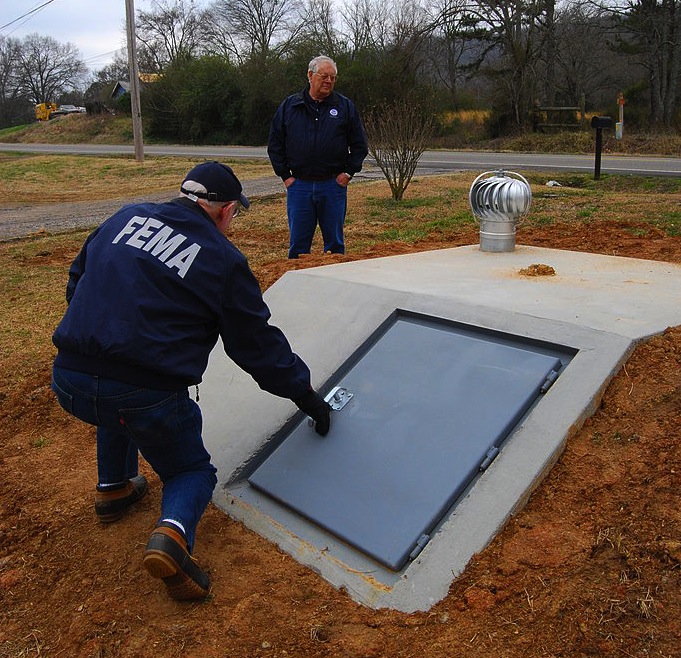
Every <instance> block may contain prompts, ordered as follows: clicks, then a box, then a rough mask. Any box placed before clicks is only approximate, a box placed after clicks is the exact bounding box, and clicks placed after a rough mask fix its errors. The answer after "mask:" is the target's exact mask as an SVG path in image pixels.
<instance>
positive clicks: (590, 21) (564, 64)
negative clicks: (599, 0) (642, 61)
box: [544, 3, 640, 107]
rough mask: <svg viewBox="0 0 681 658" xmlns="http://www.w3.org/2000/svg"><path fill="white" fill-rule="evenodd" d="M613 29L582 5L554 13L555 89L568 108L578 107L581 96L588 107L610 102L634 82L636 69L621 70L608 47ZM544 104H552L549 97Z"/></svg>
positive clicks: (594, 12)
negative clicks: (605, 101)
mask: <svg viewBox="0 0 681 658" xmlns="http://www.w3.org/2000/svg"><path fill="white" fill-rule="evenodd" d="M614 27H615V25H614V24H613V21H612V19H610V18H608V17H607V16H606V15H602V14H600V12H598V11H597V10H596V9H595V8H594V7H593V6H589V5H587V4H584V3H582V4H572V5H570V6H566V7H565V8H564V9H563V10H561V11H559V12H557V14H556V22H555V55H556V60H555V61H556V87H555V89H556V93H557V94H558V96H559V97H560V98H561V99H563V100H565V101H567V102H568V104H569V105H577V103H578V101H579V98H580V97H581V96H582V95H584V96H585V97H586V98H587V99H588V101H589V104H590V106H591V107H593V106H594V105H596V106H598V105H599V104H601V103H603V102H604V100H606V99H607V100H610V101H611V102H613V101H614V99H615V96H616V92H617V91H619V90H621V88H622V87H623V86H626V85H627V84H629V83H628V81H633V78H632V76H633V75H635V74H636V69H637V67H632V66H622V59H621V57H620V58H618V57H617V56H616V54H615V53H614V52H613V50H612V48H611V47H610V43H611V42H612V41H613V40H614V38H615V32H614ZM638 72H639V73H640V70H639V71H638ZM544 100H546V101H549V102H547V104H548V105H551V104H553V103H551V102H550V100H549V98H548V97H547V98H545V99H544Z"/></svg>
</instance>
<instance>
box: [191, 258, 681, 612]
mask: <svg viewBox="0 0 681 658" xmlns="http://www.w3.org/2000/svg"><path fill="white" fill-rule="evenodd" d="M536 264H543V265H548V266H550V267H551V268H553V270H554V271H555V275H553V276H537V277H529V276H524V275H523V274H521V273H520V271H521V270H523V269H524V268H528V267H530V266H531V265H536ZM680 290H681V266H678V265H675V264H670V263H662V262H653V261H645V260H638V259H631V258H619V257H611V256H600V255H593V254H586V253H574V252H568V251H559V250H551V249H540V248H534V247H526V246H518V247H517V248H515V250H514V251H511V252H506V253H488V252H484V251H481V250H480V248H479V247H478V245H475V246H469V247H460V248H455V249H443V250H438V251H431V252H424V253H418V254H410V255H405V256H393V257H389V258H377V259H373V260H366V261H358V262H349V263H341V264H335V265H328V266H325V267H317V268H311V269H305V270H297V271H291V272H288V273H287V274H286V275H284V276H283V277H282V278H281V279H280V280H279V281H278V282H277V283H276V284H275V285H274V286H272V287H271V288H270V289H269V290H268V291H267V292H266V294H265V300H266V301H267V303H268V305H269V307H270V309H271V311H272V322H273V324H275V325H277V326H279V327H280V328H281V329H282V330H283V331H284V333H285V334H286V336H287V337H288V338H289V340H290V341H291V344H292V346H293V349H294V350H295V351H296V352H297V353H298V354H300V355H301V356H302V357H303V358H304V359H305V361H306V362H307V363H308V365H309V366H310V368H311V371H312V374H313V378H314V379H313V385H314V386H315V388H317V389H318V390H319V391H320V393H321V394H323V395H325V396H328V399H329V400H330V402H331V404H332V407H334V409H335V410H334V411H333V412H332V419H331V420H332V424H331V431H330V432H329V434H328V436H326V437H324V438H322V437H319V436H318V435H317V434H316V433H315V432H314V429H313V428H311V427H310V426H309V424H308V422H307V420H308V419H307V418H306V417H304V415H303V414H302V413H301V412H299V411H297V409H296V408H295V406H294V405H293V404H292V403H291V402H290V401H288V400H284V399H280V398H276V397H274V396H272V395H269V394H267V393H265V392H263V391H261V390H260V389H259V388H258V387H257V385H256V384H255V383H254V382H253V381H252V379H251V378H250V377H249V376H248V375H246V374H245V373H243V372H242V371H241V370H240V369H239V368H238V367H237V366H235V365H234V364H233V363H232V362H231V361H230V360H229V359H227V357H226V356H225V355H224V352H223V351H222V346H221V345H218V346H217V347H216V349H215V350H214V352H213V354H212V355H211V360H210V363H209V367H208V370H207V372H206V376H205V378H204V384H203V385H202V387H201V402H200V404H201V408H202V410H203V413H204V416H205V425H204V436H205V440H206V445H207V447H208V449H209V450H210V452H211V454H212V455H213V460H214V463H215V464H216V466H217V467H218V477H219V484H218V487H217V489H216V492H215V495H214V502H215V503H216V504H217V505H218V506H219V507H220V508H221V509H223V510H224V511H225V512H226V513H227V514H229V515H230V516H232V517H233V518H235V519H238V520H240V521H242V522H243V523H244V524H245V525H246V526H247V527H249V528H251V529H252V530H254V531H255V532H257V533H258V534H260V535H261V536H263V537H265V538H267V539H268V540H270V541H272V542H273V543H275V544H277V545H278V546H280V547H281V548H282V550H284V551H286V552H287V553H289V554H290V555H292V556H293V557H294V558H295V559H296V560H298V561H299V562H301V563H302V564H305V565H307V566H309V567H310V568H311V569H313V570H314V571H316V572H318V573H319V574H320V576H321V577H323V578H325V579H326V580H327V581H328V582H330V583H331V584H332V585H334V586H335V587H337V588H341V587H342V588H344V589H345V590H347V592H348V594H349V595H350V596H351V597H352V598H353V599H354V600H355V601H358V602H360V603H362V604H364V605H367V606H370V607H372V608H383V607H387V608H393V609H396V610H401V611H404V612H412V611H417V610H428V609H429V608H430V607H431V606H432V605H433V604H434V603H436V602H437V601H439V600H441V599H442V598H444V597H445V596H446V595H447V592H448V590H449V587H450V584H451V582H452V581H453V580H454V579H455V578H456V577H457V576H459V575H460V574H461V573H462V572H463V570H464V569H465V567H466V564H467V563H468V561H469V560H470V558H471V557H472V556H473V554H475V553H476V552H479V551H481V550H482V549H483V548H484V547H485V546H486V545H487V544H488V543H489V542H490V541H491V540H492V539H493V538H494V536H495V535H496V534H497V533H498V532H499V530H500V529H501V528H502V527H503V526H504V524H505V523H506V522H507V520H508V519H509V518H510V516H511V515H513V514H514V513H516V512H518V511H519V510H520V509H521V508H522V507H523V505H524V504H525V502H526V501H527V499H528V497H529V495H530V493H531V492H532V491H533V489H534V488H535V487H536V486H537V485H538V483H539V482H541V480H542V479H543V477H544V476H545V475H546V474H547V473H548V471H549V470H550V468H551V467H552V465H553V464H554V463H555V461H556V460H557V459H558V457H559V456H560V454H561V453H562V451H563V449H564V447H565V443H566V441H567V439H568V438H569V437H570V436H571V435H572V434H574V433H575V432H576V431H577V430H578V429H579V428H580V427H581V425H582V423H583V422H584V421H585V420H586V418H588V417H589V416H590V415H591V414H592V413H593V411H594V410H595V408H596V407H597V404H598V402H599V400H600V397H601V395H602V394H603V392H604V390H605V387H606V386H607V384H608V382H609V380H610V379H611V377H612V376H613V375H614V374H615V373H616V372H617V371H618V370H619V368H620V367H621V365H622V364H623V363H624V361H625V360H626V359H627V357H628V356H629V354H630V352H631V350H632V349H633V347H634V346H635V345H636V343H637V342H638V341H640V340H642V339H645V338H647V337H649V336H651V335H654V334H656V333H660V332H662V331H664V329H666V328H667V327H669V326H675V325H678V324H681V304H680V303H679V302H680V301H681V293H680V292H679V291H680Z"/></svg>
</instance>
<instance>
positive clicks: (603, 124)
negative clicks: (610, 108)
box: [591, 117, 612, 129]
mask: <svg viewBox="0 0 681 658" xmlns="http://www.w3.org/2000/svg"><path fill="white" fill-rule="evenodd" d="M591 127H592V128H599V129H600V128H612V118H611V117H591Z"/></svg>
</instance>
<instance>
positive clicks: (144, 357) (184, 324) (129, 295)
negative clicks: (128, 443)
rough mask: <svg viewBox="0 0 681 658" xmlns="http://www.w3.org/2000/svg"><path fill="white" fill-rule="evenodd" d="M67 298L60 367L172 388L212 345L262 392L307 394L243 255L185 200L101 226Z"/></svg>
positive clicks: (302, 367) (303, 368) (305, 380)
mask: <svg viewBox="0 0 681 658" xmlns="http://www.w3.org/2000/svg"><path fill="white" fill-rule="evenodd" d="M88 261H91V262H96V263H97V267H86V264H87V262H88ZM66 299H67V302H68V303H69V306H68V308H67V310H66V314H65V315H64V318H63V319H62V321H61V322H60V324H59V326H58V327H57V329H56V331H55V333H54V335H53V338H52V340H53V342H54V344H55V345H56V347H57V348H58V350H59V353H58V355H57V357H56V360H55V363H56V365H58V366H61V367H63V368H67V369H70V370H76V371H80V372H87V373H89V374H95V375H99V376H102V377H106V378H109V379H116V380H118V381H122V382H125V383H129V384H133V385H139V386H140V387H144V388H154V389H160V390H179V389H180V388H184V387H187V386H189V385H191V384H196V383H198V382H200V381H201V378H202V376H203V373H204V371H205V369H206V365H207V362H208V356H209V354H210V351H211V350H212V348H213V347H214V346H215V344H216V342H217V340H218V337H221V338H222V341H223V344H224V348H225V352H226V353H227V355H228V356H229V357H230V358H231V359H232V360H233V361H234V362H235V363H236V364H237V365H238V366H240V367H241V368H243V369H244V370H245V371H246V372H247V373H249V374H250V375H251V376H252V377H253V378H254V379H255V381H256V382H257V383H258V385H259V386H260V387H261V388H263V389H264V390H266V391H268V392H270V393H273V394H274V395H278V396H281V397H286V398H290V399H295V398H298V397H300V396H301V395H303V394H305V393H306V392H307V391H309V388H310V371H309V369H308V367H307V365H306V364H305V363H304V362H303V360H302V359H300V358H299V357H298V356H297V355H296V354H294V353H293V352H292V351H291V347H290V345H289V343H288V341H287V339H286V337H285V336H284V334H283V333H282V332H281V331H280V330H279V329H278V328H277V327H274V326H272V325H270V324H269V323H268V321H269V318H270V312H269V309H268V308H267V306H266V304H265V302H264V301H263V298H262V294H261V291H260V286H259V284H258V281H257V280H256V278H255V276H254V275H253V273H252V272H251V270H250V268H249V266H248V262H247V260H246V258H245V256H244V255H243V254H242V253H241V252H240V251H239V250H238V249H237V248H236V247H235V246H234V245H233V244H232V243H231V242H230V241H229V240H228V239H227V238H225V237H224V236H223V235H222V234H221V233H220V232H219V231H218V229H217V228H216V226H215V225H214V224H213V222H212V221H211V219H210V217H209V216H208V215H207V214H206V213H205V212H204V211H203V209H202V208H201V207H200V206H199V205H198V204H195V203H194V202H193V201H190V200H189V199H186V198H180V199H176V200H174V201H170V202H168V203H162V204H153V203H145V204H138V205H130V206H125V207H123V208H121V209H120V210H119V211H118V212H117V213H116V214H114V215H113V216H112V217H110V218H109V219H108V220H106V221H105V222H103V223H102V225H101V226H100V227H99V228H97V229H96V230H95V231H94V232H93V233H92V234H91V235H90V236H89V238H88V239H87V241H86V242H85V244H84V245H83V248H82V249H81V251H80V253H79V254H78V256H77V257H76V259H75V261H74V262H73V264H72V266H71V269H70V271H69V282H68V285H67V289H66Z"/></svg>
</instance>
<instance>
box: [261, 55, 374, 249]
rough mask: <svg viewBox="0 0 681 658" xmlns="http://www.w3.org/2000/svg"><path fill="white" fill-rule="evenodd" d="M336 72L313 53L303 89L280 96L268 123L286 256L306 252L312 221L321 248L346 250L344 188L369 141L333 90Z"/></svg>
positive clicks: (358, 166)
mask: <svg viewBox="0 0 681 658" xmlns="http://www.w3.org/2000/svg"><path fill="white" fill-rule="evenodd" d="M337 75H338V69H337V67H336V63H335V62H334V61H333V60H332V59H331V58H330V57H326V56H324V55H320V56H319V57H315V58H314V59H313V60H312V61H311V62H310V64H309V65H308V71H307V79H308V84H307V87H306V88H305V89H304V90H303V91H302V92H299V93H297V94H293V95H292V96H289V97H288V98H287V99H285V100H284V102H283V103H282V104H281V105H280V106H279V109H278V110H277V112H276V114H275V115H274V118H273V120H272V125H271V126H270V135H269V143H268V147H267V153H268V155H269V158H270V162H271V163H272V168H273V169H274V173H275V174H276V175H277V176H279V177H280V178H281V179H282V180H283V181H284V185H285V186H286V211H287V214H288V224H289V233H290V241H289V252H288V256H289V258H298V256H299V255H300V254H309V253H310V250H311V248H312V239H313V237H314V233H315V230H316V227H317V224H319V228H320V229H321V232H322V238H323V241H324V251H325V252H330V253H336V254H344V253H345V240H344V236H343V225H344V223H345V213H346V210H347V199H348V196H347V186H348V183H349V182H350V180H351V179H352V177H353V176H354V175H355V174H356V173H357V172H358V171H361V169H362V163H363V162H364V159H365V158H366V156H367V153H368V144H367V136H366V133H365V131H364V126H363V125H362V121H361V119H360V116H359V113H358V112H357V109H356V108H355V105H354V103H353V102H352V101H351V100H350V99H349V98H346V97H345V96H343V95H341V94H339V93H338V92H336V91H334V85H335V84H336V78H337Z"/></svg>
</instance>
